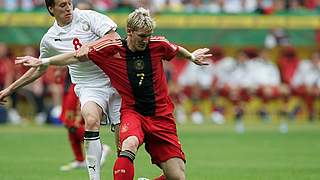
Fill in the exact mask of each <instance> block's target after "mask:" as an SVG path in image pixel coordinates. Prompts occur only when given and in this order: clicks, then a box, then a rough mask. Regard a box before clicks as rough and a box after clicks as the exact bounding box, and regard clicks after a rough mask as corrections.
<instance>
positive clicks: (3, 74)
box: [0, 43, 22, 124]
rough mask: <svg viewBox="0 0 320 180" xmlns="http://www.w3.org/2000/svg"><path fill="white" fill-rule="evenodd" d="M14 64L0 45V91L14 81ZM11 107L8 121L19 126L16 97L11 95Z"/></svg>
mask: <svg viewBox="0 0 320 180" xmlns="http://www.w3.org/2000/svg"><path fill="white" fill-rule="evenodd" d="M14 76H15V67H14V62H13V60H12V59H11V58H10V56H9V49H8V47H7V46H6V45H5V44H4V43H0V89H1V90H2V89H4V88H6V87H8V86H9V85H10V84H11V83H12V82H13V81H14V80H15V79H14V78H15V77H14ZM10 99H11V106H10V107H9V110H8V120H9V121H10V122H11V123H13V124H20V123H21V121H22V119H21V116H20V115H19V113H18V111H17V109H16V107H17V96H16V93H13V94H12V95H11V96H10Z"/></svg>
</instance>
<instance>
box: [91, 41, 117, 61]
mask: <svg viewBox="0 0 320 180" xmlns="http://www.w3.org/2000/svg"><path fill="white" fill-rule="evenodd" d="M114 51H115V47H114V46H112V45H110V44H109V42H108V43H103V44H102V43H101V44H98V45H95V46H93V47H91V48H90V49H89V53H88V58H89V59H90V60H91V61H93V62H95V63H96V64H97V63H99V64H101V63H103V61H106V60H107V59H108V57H111V56H113V55H114V54H115V53H114Z"/></svg>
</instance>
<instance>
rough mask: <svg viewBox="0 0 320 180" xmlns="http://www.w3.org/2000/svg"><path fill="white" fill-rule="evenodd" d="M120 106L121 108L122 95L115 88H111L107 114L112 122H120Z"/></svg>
mask: <svg viewBox="0 0 320 180" xmlns="http://www.w3.org/2000/svg"><path fill="white" fill-rule="evenodd" d="M120 108H121V97H120V95H119V94H118V93H117V91H116V90H115V89H113V88H110V89H109V94H108V102H107V112H106V114H107V116H108V119H109V120H110V121H111V124H113V125H115V124H119V123H120Z"/></svg>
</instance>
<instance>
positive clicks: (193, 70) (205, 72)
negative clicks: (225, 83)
mask: <svg viewBox="0 0 320 180" xmlns="http://www.w3.org/2000/svg"><path fill="white" fill-rule="evenodd" d="M207 63H209V66H198V65H196V64H194V63H193V62H188V64H187V67H186V68H185V69H184V70H183V72H182V73H181V75H180V76H179V78H178V83H179V84H180V85H181V86H183V87H184V86H193V85H198V86H200V87H201V88H202V89H209V88H210V87H211V85H212V82H213V80H214V77H215V68H214V64H213V63H212V61H208V62H207Z"/></svg>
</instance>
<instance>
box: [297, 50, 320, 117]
mask: <svg viewBox="0 0 320 180" xmlns="http://www.w3.org/2000/svg"><path fill="white" fill-rule="evenodd" d="M319 79H320V52H319V51H315V52H313V53H312V56H311V59H310V60H309V59H307V60H303V61H301V62H300V63H299V66H298V67H297V71H296V73H295V74H294V76H293V80H292V87H293V89H294V92H295V93H296V94H297V95H298V96H299V97H300V98H301V99H302V100H303V101H304V102H305V104H306V106H307V111H308V119H309V120H310V121H313V120H314V119H315V109H314V103H315V100H316V97H317V96H318V95H319V88H320V87H319V86H318V84H317V82H318V80H319Z"/></svg>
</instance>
